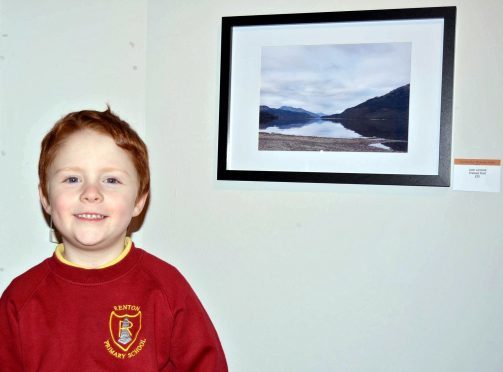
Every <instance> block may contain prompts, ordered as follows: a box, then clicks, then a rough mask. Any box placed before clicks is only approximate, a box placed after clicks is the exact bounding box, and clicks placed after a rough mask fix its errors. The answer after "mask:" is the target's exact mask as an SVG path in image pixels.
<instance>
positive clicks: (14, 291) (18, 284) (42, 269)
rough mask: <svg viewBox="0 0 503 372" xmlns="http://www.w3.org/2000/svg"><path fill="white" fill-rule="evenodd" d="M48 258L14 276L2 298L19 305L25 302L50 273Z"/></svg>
mask: <svg viewBox="0 0 503 372" xmlns="http://www.w3.org/2000/svg"><path fill="white" fill-rule="evenodd" d="M48 260H49V259H45V260H44V261H42V262H41V263H39V264H38V265H35V266H33V267H32V268H31V269H28V270H27V271H25V272H24V273H23V274H21V275H19V276H17V277H16V278H14V279H13V280H12V282H11V283H10V284H9V285H8V286H7V288H6V289H5V291H4V293H3V294H2V300H9V301H12V302H15V303H16V304H18V305H22V304H23V303H25V302H26V301H27V300H28V299H29V298H30V297H31V296H32V295H33V293H34V292H35V291H36V289H37V288H38V287H39V286H40V285H41V284H42V283H43V282H44V280H45V278H46V277H47V275H48V274H49V272H50V268H49V265H48V263H47V261H48Z"/></svg>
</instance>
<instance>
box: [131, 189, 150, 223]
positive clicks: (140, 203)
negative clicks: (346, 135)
mask: <svg viewBox="0 0 503 372" xmlns="http://www.w3.org/2000/svg"><path fill="white" fill-rule="evenodd" d="M147 199H148V192H146V193H145V194H143V195H141V196H140V197H138V199H136V203H135V205H134V209H133V217H136V216H138V215H139V214H140V213H141V211H142V210H143V207H144V206H145V203H146V202H147Z"/></svg>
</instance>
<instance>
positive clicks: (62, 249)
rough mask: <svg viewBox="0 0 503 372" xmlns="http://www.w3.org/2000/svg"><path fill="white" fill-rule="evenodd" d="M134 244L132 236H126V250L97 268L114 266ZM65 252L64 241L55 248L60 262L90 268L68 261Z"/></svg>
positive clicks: (80, 267)
mask: <svg viewBox="0 0 503 372" xmlns="http://www.w3.org/2000/svg"><path fill="white" fill-rule="evenodd" d="M132 246H133V242H132V240H131V238H129V237H127V236H126V239H125V240H124V250H123V251H122V253H121V254H120V255H119V256H118V257H117V258H115V259H113V260H112V261H110V262H107V263H106V264H104V265H101V266H99V267H96V269H104V268H105V267H110V266H113V265H115V264H116V263H118V262H120V261H121V260H122V259H123V258H124V257H126V256H127V254H128V253H129V251H130V250H131V247H132ZM64 252H65V246H64V245H63V243H61V244H58V245H57V246H56V250H55V252H54V254H55V255H56V258H57V259H58V260H59V261H60V262H62V263H64V264H65V265H68V266H73V267H78V268H79V269H89V267H84V266H80V265H77V264H74V263H73V262H71V261H68V260H67V259H66V258H65V257H64V255H63V254H64Z"/></svg>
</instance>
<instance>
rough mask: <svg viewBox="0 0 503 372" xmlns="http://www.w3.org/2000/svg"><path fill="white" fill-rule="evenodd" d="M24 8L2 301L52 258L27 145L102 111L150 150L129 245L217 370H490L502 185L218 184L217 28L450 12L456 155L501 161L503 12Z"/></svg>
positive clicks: (499, 340) (230, 6)
mask: <svg viewBox="0 0 503 372" xmlns="http://www.w3.org/2000/svg"><path fill="white" fill-rule="evenodd" d="M22 3H23V4H18V2H17V1H14V0H3V2H2V3H1V4H2V8H1V9H2V10H1V11H2V26H1V30H0V40H1V43H2V44H0V56H4V58H0V69H1V72H2V90H1V94H2V96H1V100H0V105H1V112H0V113H1V116H0V119H1V121H0V124H1V125H0V151H1V152H0V154H1V156H0V167H1V171H2V174H4V176H2V181H3V182H1V183H0V185H1V186H0V187H1V189H0V191H1V192H2V193H1V195H3V196H4V198H3V200H2V203H1V204H2V207H1V209H0V213H1V214H0V218H1V221H2V223H1V224H0V239H1V241H2V242H3V245H2V246H0V287H1V288H0V289H3V288H4V287H5V286H6V285H7V284H8V282H9V281H10V280H11V279H12V278H13V277H14V276H15V275H18V274H19V273H20V272H21V271H23V270H25V269H26V268H27V267H29V266H31V265H33V264H35V263H36V262H38V261H40V260H41V259H42V258H43V257H45V256H47V255H49V254H50V253H51V250H52V247H51V246H50V245H49V244H48V243H46V236H47V233H46V226H45V225H44V222H43V220H42V217H41V212H40V209H39V207H38V205H37V201H36V175H35V173H36V166H35V165H36V159H37V156H38V154H37V152H38V143H39V140H40V137H41V136H42V134H43V133H44V132H45V131H46V130H47V129H48V127H49V125H50V123H52V121H54V120H55V119H57V118H58V117H59V116H60V115H62V114H64V113H66V112H67V111H68V110H71V109H75V108H81V107H88V106H92V107H95V108H99V107H102V102H103V101H109V102H110V103H111V104H112V107H114V108H115V109H116V110H117V111H118V112H119V113H120V114H122V115H123V116H124V117H125V118H126V119H127V120H130V121H131V122H132V123H134V124H135V125H136V126H137V128H138V129H139V130H140V132H141V133H144V134H145V138H146V140H147V143H148V144H149V146H150V150H151V156H152V171H153V174H154V178H153V190H152V194H153V195H152V202H151V205H150V208H149V211H148V214H147V219H146V221H145V224H144V226H143V229H142V233H141V234H139V235H137V237H135V240H137V241H140V245H143V246H144V247H145V248H147V249H148V250H150V251H152V252H153V253H155V254H157V255H159V256H161V257H162V258H164V259H166V260H168V261H170V262H172V263H174V264H175V265H176V266H177V267H178V268H180V270H181V271H182V272H183V273H184V274H185V275H186V276H187V278H188V279H189V281H190V282H191V284H192V285H193V287H194V288H195V289H196V291H197V292H198V294H199V295H200V297H201V299H202V301H203V303H204V304H205V306H206V308H207V310H208V312H209V313H210V315H211V316H212V319H213V321H214V323H215V325H216V327H217V329H218V331H219V334H220V337H221V340H222V343H223V345H224V348H225V350H226V353H227V357H228V361H229V365H230V370H231V371H233V372H234V371H236V372H256V371H264V372H265V371H271V372H273V371H274V372H277V371H299V372H300V371H323V372H325V371H351V372H374V371H386V372H388V371H407V372H409V371H418V372H419V371H421V372H422V371H433V372H445V371H456V372H460V371H461V372H465V371H466V372H472V371H474V372H475V371H476V372H478V371H484V372H486V371H489V372H492V371H494V372H496V371H501V370H503V355H502V353H501V350H500V349H501V347H500V345H501V344H503V320H502V317H501V314H502V313H503V300H502V298H503V297H502V296H501V295H500V294H501V293H502V290H503V273H502V270H500V268H499V266H500V265H499V264H500V262H502V260H503V249H502V248H503V243H502V242H503V233H502V231H503V230H502V229H501V228H500V225H501V210H503V197H502V194H501V193H495V194H482V193H467V192H456V191H453V190H452V189H449V188H448V189H445V188H424V187H395V186H371V185H359V186H355V185H309V184H274V183H252V182H246V183H238V182H221V181H216V150H217V146H216V143H217V127H218V99H219V97H218V92H219V86H218V84H219V80H218V79H219V62H220V61H219V59H220V54H219V53H220V44H219V43H220V39H219V38H220V18H221V17H222V16H230V15H245V14H273V13H286V12H288V13H295V12H315V11H341V10H358V9H378V8H398V7H421V6H440V5H456V6H457V7H458V21H457V35H456V37H457V40H456V66H455V94H454V135H453V157H483V158H502V157H503V142H502V139H503V126H502V125H500V124H501V123H500V121H501V115H500V112H499V110H498V108H499V106H500V105H499V99H500V97H501V95H502V93H503V89H502V87H503V74H501V71H500V69H501V67H500V66H501V65H502V64H503V50H502V49H501V45H500V44H501V42H500V41H501V40H502V39H503V29H502V28H501V26H500V24H499V23H500V19H501V18H502V17H503V3H501V2H500V1H498V0H483V1H477V2H474V1H470V0H451V1H442V0H430V1H426V0H423V1H419V0H408V1H403V0H402V1H399V0H380V1H375V0H352V1H350V0H340V1H334V0H318V1H316V2H313V1H306V0H297V1H295V0H267V1H266V0H256V1H248V0H233V1H224V0H212V1H210V0H206V1H205V0H199V1H193V0H183V1H182V0H167V1H166V0H149V1H107V2H103V1H97V0H96V1H87V2H85V3H84V2H77V1H70V2H69V1H62V0H53V1H50V2H45V3H46V4H45V5H40V2H37V1H34V0H31V1H26V0H25V1H24V2H22ZM47 4H49V5H47ZM69 4H70V5H69ZM71 4H73V5H71ZM60 8H61V9H60ZM72 14H73V18H72V17H70V18H69V17H68V15H72ZM97 14H99V15H100V16H99V17H96V15H97ZM76 15H78V17H76ZM77 25H78V27H77ZM4 34H8V36H2V35H4ZM130 42H133V44H134V45H135V47H134V48H133V47H132V46H131V45H130ZM67 54H69V55H70V57H68V58H67V57H66V56H67ZM133 65H136V66H138V67H137V69H136V70H134V69H133V68H132V66H133ZM74 82H75V83H74ZM9 181H10V182H9Z"/></svg>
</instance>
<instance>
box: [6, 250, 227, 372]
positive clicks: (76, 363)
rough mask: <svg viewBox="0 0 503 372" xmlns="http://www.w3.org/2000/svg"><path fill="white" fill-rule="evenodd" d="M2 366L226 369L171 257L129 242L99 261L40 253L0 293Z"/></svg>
mask: <svg viewBox="0 0 503 372" xmlns="http://www.w3.org/2000/svg"><path fill="white" fill-rule="evenodd" d="M0 371H2V372H7V371H9V372H11V371H16V372H17V371H37V372H45V371H50V372H57V371H65V372H68V371H84V372H87V371H91V372H98V371H124V372H126V371H141V372H143V371H145V372H149V371H190V372H192V371H194V372H195V371H204V372H221V371H227V365H226V361H225V356H224V353H223V350H222V347H221V345H220V341H219V339H218V336H217V333H216V331H215V329H214V328H213V325H212V324H211V321H210V319H209V317H208V315H207V314H206V312H205V310H204V308H203V306H202V305H201V303H200V302H199V300H198V298H197V297H196V295H195V293H194V292H193V291H192V289H191V288H190V286H189V284H188V283H187V281H186V280H185V279H184V278H183V277H182V275H181V274H180V273H179V272H178V271H177V270H176V269H175V268H174V267H173V266H171V265H169V264H167V263H166V262H163V261H161V260H160V259H158V258H156V257H154V256H152V255H151V254H149V253H147V252H145V251H143V250H141V249H139V248H134V247H133V248H132V249H131V250H130V252H129V253H128V254H127V255H126V257H124V258H123V259H122V260H121V261H119V262H118V263H116V264H114V265H113V266H110V267H107V268H104V269H89V270H88V269H81V268H77V267H72V266H69V265H66V264H64V263H62V262H61V261H60V260H58V259H57V258H56V257H55V256H53V257H51V258H48V259H46V260H45V261H43V262H42V263H40V264H39V265H37V266H35V267H34V268H32V269H30V270H29V271H27V272H26V273H24V274H23V275H21V276H19V277H18V278H16V279H14V280H13V282H12V283H11V284H10V285H9V287H8V288H7V289H6V290H5V292H4V293H3V295H2V297H1V299H0Z"/></svg>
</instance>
